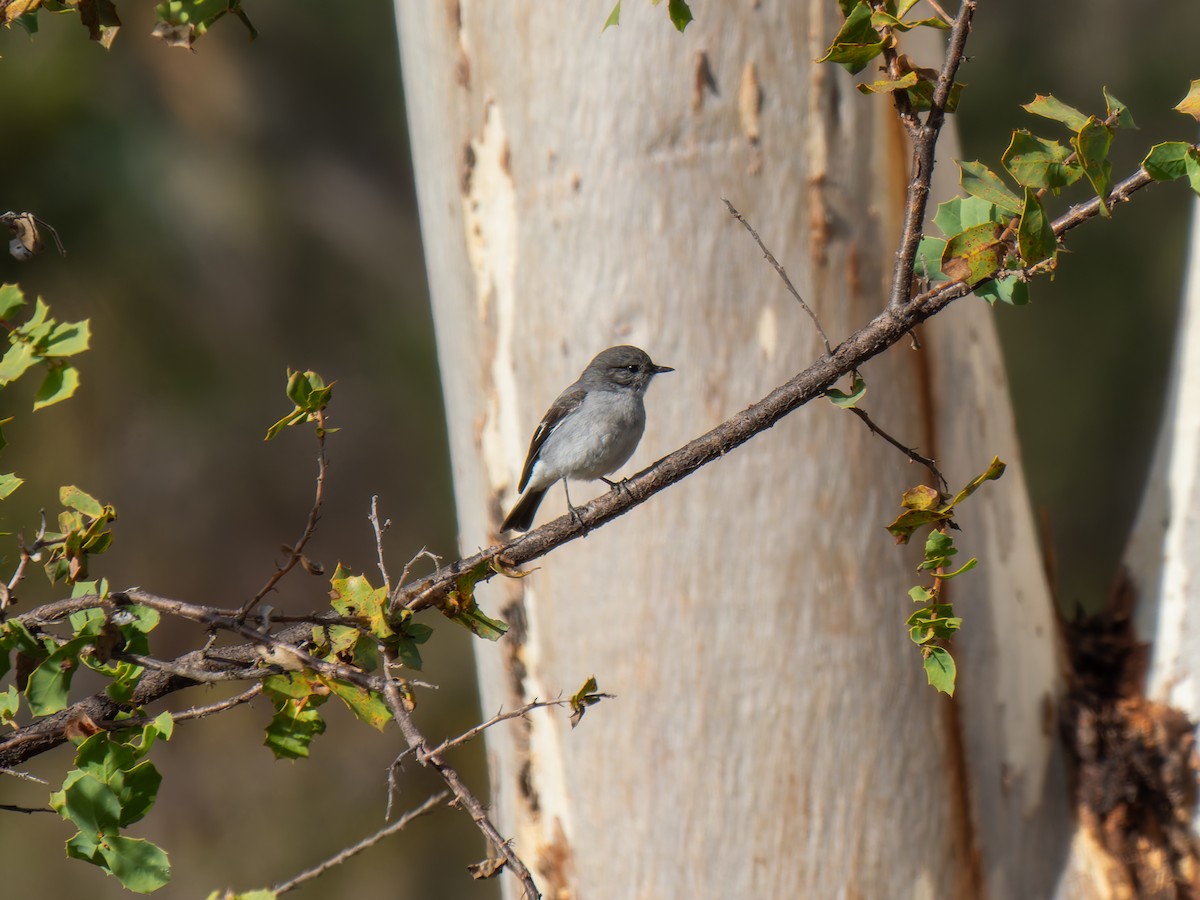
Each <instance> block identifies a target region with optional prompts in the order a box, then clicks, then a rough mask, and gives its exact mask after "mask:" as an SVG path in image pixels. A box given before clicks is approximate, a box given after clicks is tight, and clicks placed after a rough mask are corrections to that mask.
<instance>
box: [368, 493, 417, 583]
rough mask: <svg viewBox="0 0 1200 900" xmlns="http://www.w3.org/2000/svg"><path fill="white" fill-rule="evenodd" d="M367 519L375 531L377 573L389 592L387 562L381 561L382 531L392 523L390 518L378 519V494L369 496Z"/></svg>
mask: <svg viewBox="0 0 1200 900" xmlns="http://www.w3.org/2000/svg"><path fill="white" fill-rule="evenodd" d="M367 519H368V520H369V521H370V522H371V529H372V530H373V531H374V532H375V553H376V555H377V557H378V559H379V574H380V575H382V576H383V586H384V588H385V589H386V590H387V591H388V592H389V593H390V592H391V590H392V579H391V577H390V576H389V575H388V570H387V564H386V563H384V561H383V533H384V532H385V531H387V529H388V526H389V525H391V524H392V520H391V519H386V520H384V521H383V522H382V523H381V522H380V521H379V497H378V495H373V496H372V497H371V514H370V515H369V516H367ZM405 571H406V572H407V571H408V570H407V569H405Z"/></svg>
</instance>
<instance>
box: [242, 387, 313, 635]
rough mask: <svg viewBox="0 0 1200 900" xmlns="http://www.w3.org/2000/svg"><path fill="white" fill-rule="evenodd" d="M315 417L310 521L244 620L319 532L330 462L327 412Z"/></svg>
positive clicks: (252, 600)
mask: <svg viewBox="0 0 1200 900" xmlns="http://www.w3.org/2000/svg"><path fill="white" fill-rule="evenodd" d="M313 415H315V416H316V419H317V488H316V494H315V496H314V497H313V505H312V508H311V509H310V510H309V511H308V520H307V521H306V522H305V523H304V532H303V533H302V534H301V535H300V540H298V541H296V543H295V544H293V545H292V546H291V547H289V548H287V549H288V559H287V562H286V563H284V564H283V565H282V566H278V567H276V569H275V572H274V573H273V574H272V575H271V577H270V578H268V579H267V583H266V584H264V585H263V586H262V588H261V589H259V592H258V593H257V594H255V595H254V596H253V597H251V598H250V599H249V600H248V601H246V604H245V605H244V606H243V607H242V611H241V616H242V618H245V617H246V616H247V615H249V613H250V611H251V610H252V609H254V607H255V606H257V605H258V603H259V602H260V601H261V600H262V598H263V597H265V596H267V594H269V593H270V592H271V591H273V590H274V589H275V585H277V584H278V583H279V581H280V579H282V578H283V576H284V575H286V574H287V573H288V572H290V571H292V569H294V568H295V567H296V563H298V562H300V560H302V559H303V558H304V548H305V546H306V545H307V544H308V542H309V539H311V538H312V536H313V532H315V531H316V530H317V521H318V520H319V519H320V517H321V505H322V504H323V503H324V502H325V475H326V473H327V472H328V471H329V460H328V458H327V457H326V455H325V434H326V432H325V412H324V410H317V412H316V413H314V414H313Z"/></svg>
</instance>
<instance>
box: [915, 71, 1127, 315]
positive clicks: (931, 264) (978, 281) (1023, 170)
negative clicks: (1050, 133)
mask: <svg viewBox="0 0 1200 900" xmlns="http://www.w3.org/2000/svg"><path fill="white" fill-rule="evenodd" d="M1104 103H1105V114H1104V115H1103V116H1102V117H1101V116H1095V115H1086V114H1084V113H1082V112H1080V111H1079V110H1077V109H1075V108H1074V107H1071V106H1068V105H1067V104H1066V103H1063V102H1062V101H1061V100H1058V99H1057V98H1055V97H1052V96H1040V95H1039V96H1037V97H1035V98H1034V99H1033V100H1032V101H1030V102H1029V103H1027V104H1025V105H1024V107H1023V108H1024V109H1025V110H1026V111H1027V112H1030V113H1032V114H1034V115H1036V116H1040V117H1042V118H1044V119H1048V120H1051V121H1054V122H1058V123H1059V124H1060V125H1062V126H1065V127H1066V129H1067V130H1068V131H1069V132H1070V137H1069V138H1068V140H1067V142H1066V143H1064V142H1062V141H1060V140H1057V139H1053V138H1047V137H1041V136H1038V135H1036V134H1033V133H1032V132H1030V131H1028V130H1026V129H1018V130H1016V131H1014V132H1013V133H1012V139H1011V141H1010V142H1009V145H1008V148H1007V149H1006V150H1005V151H1004V154H1003V155H1002V156H1001V165H1002V167H1003V171H1004V175H1001V174H998V173H997V172H995V171H994V170H992V169H990V168H988V167H987V166H986V165H984V164H983V163H981V162H978V161H974V162H964V161H959V162H958V167H959V170H960V183H961V185H962V188H963V190H964V191H965V192H966V193H967V196H966V197H955V198H953V199H951V200H947V201H946V202H945V203H942V204H940V205H939V206H938V211H937V215H935V216H934V224H935V225H936V226H937V227H938V228H939V229H940V230H941V232H942V234H943V235H945V237H941V238H939V237H931V236H926V237H924V238H923V239H922V241H921V244H920V247H919V249H918V251H917V261H916V273H917V275H919V276H921V277H923V278H925V279H928V280H929V281H931V282H935V283H937V282H947V281H961V282H966V283H967V284H971V285H973V286H974V288H975V294H976V295H977V296H979V297H982V298H983V299H985V300H987V301H988V302H989V303H995V302H996V301H997V300H999V301H1001V302H1004V303H1009V304H1012V305H1021V304H1024V303H1027V302H1028V301H1029V288H1028V284H1027V280H1028V273H1029V272H1030V271H1033V270H1037V269H1053V268H1054V266H1055V265H1056V264H1057V261H1058V254H1059V252H1060V246H1059V242H1058V238H1057V237H1056V235H1055V233H1054V227H1053V221H1052V219H1051V217H1050V216H1049V214H1048V213H1047V211H1046V207H1045V205H1044V202H1043V201H1044V200H1045V198H1046V196H1047V195H1048V194H1049V195H1057V194H1059V193H1060V192H1061V191H1062V190H1063V189H1065V188H1067V187H1070V186H1071V185H1073V184H1075V183H1076V182H1078V181H1081V180H1084V181H1086V182H1087V184H1088V185H1089V186H1090V187H1091V189H1092V191H1093V192H1094V194H1095V195H1096V196H1097V197H1099V198H1100V200H1101V211H1102V214H1103V215H1108V214H1109V212H1108V203H1107V200H1108V196H1109V192H1110V191H1111V189H1112V184H1113V180H1112V163H1111V162H1110V161H1109V159H1108V154H1109V150H1110V148H1111V146H1112V142H1113V138H1114V136H1115V133H1116V131H1117V129H1121V128H1134V127H1135V126H1134V123H1133V117H1132V116H1131V115H1130V113H1129V110H1128V109H1127V108H1126V107H1125V104H1123V103H1121V101H1119V100H1118V99H1117V98H1115V97H1113V96H1112V95H1111V94H1110V93H1109V92H1108V91H1107V90H1105V91H1104ZM1005 176H1007V178H1006V177H1005ZM1014 185H1015V186H1014ZM1005 271H1007V272H1008V273H1009V274H1002V273H1003V272H1005ZM998 275H999V277H997V276H998Z"/></svg>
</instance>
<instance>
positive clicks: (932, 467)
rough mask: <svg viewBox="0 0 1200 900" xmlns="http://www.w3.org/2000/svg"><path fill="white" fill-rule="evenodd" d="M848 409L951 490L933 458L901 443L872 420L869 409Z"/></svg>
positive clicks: (874, 432)
mask: <svg viewBox="0 0 1200 900" xmlns="http://www.w3.org/2000/svg"><path fill="white" fill-rule="evenodd" d="M847 409H849V410H850V412H852V413H854V414H855V415H856V416H858V417H859V418H860V419H862V421H863V424H864V425H866V426H867V427H868V428H869V429H871V433H872V434H875V435H878V436H879V437H881V438H883V439H884V440H885V441H887V442H888V443H889V444H891V445H892V446H893V447H895V448H896V449H897V450H899V451H900V452H901V453H903V454H904V455H905V456H907V457H908V458H909V459H911V460H912V461H913V462H915V463H919V464H920V465H922V466H924V467H925V468H926V469H928V470H929V474H930V475H932V476H933V477H934V478H936V479H937V480H938V484H939V485H940V486H941V489H942V491H948V490H950V485H949V483H948V482H947V481H946V479H945V477H944V476H943V475H942V473H941V471H939V469H938V467H937V464H936V463H935V462H934V461H933V460H932V459H930V458H929V457H927V456H922V455H921V454H920V453H918V452H917V451H916V450H914V449H913V448H912V447H908V446H905V445H904V444H902V443H900V442H899V441H898V440H896V439H895V438H894V437H892V436H891V435H890V434H888V433H887V432H886V431H884V430H883V429H882V428H880V427H879V426H878V425H876V424H875V423H874V422H873V421H872V420H871V417H870V416H869V415H867V411H866V410H865V409H859V408H858V407H857V406H849V407H847Z"/></svg>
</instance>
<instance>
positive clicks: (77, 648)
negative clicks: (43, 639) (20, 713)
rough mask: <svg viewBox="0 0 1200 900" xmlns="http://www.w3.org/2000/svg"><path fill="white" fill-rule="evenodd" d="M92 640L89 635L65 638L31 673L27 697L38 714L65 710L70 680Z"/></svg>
mask: <svg viewBox="0 0 1200 900" xmlns="http://www.w3.org/2000/svg"><path fill="white" fill-rule="evenodd" d="M91 642H92V638H91V637H90V636H84V637H80V638H75V639H74V640H70V641H66V642H65V643H63V644H61V645H59V646H58V647H56V648H55V649H54V650H53V651H51V653H50V655H49V656H47V657H46V658H45V659H44V660H42V662H41V663H40V664H39V665H38V667H37V668H36V669H34V670H33V671H32V672H31V673H30V675H29V683H28V684H27V685H26V686H25V697H26V699H27V700H28V701H29V711H30V712H32V713H33V714H34V715H35V716H48V715H51V714H52V713H56V712H59V711H60V710H63V709H66V706H67V696H68V694H69V693H70V690H71V679H72V678H74V677H75V673H76V672H77V671H78V670H79V654H80V652H81V651H82V650H83V648H84V647H86V646H88V645H89V644H90V643H91Z"/></svg>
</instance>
